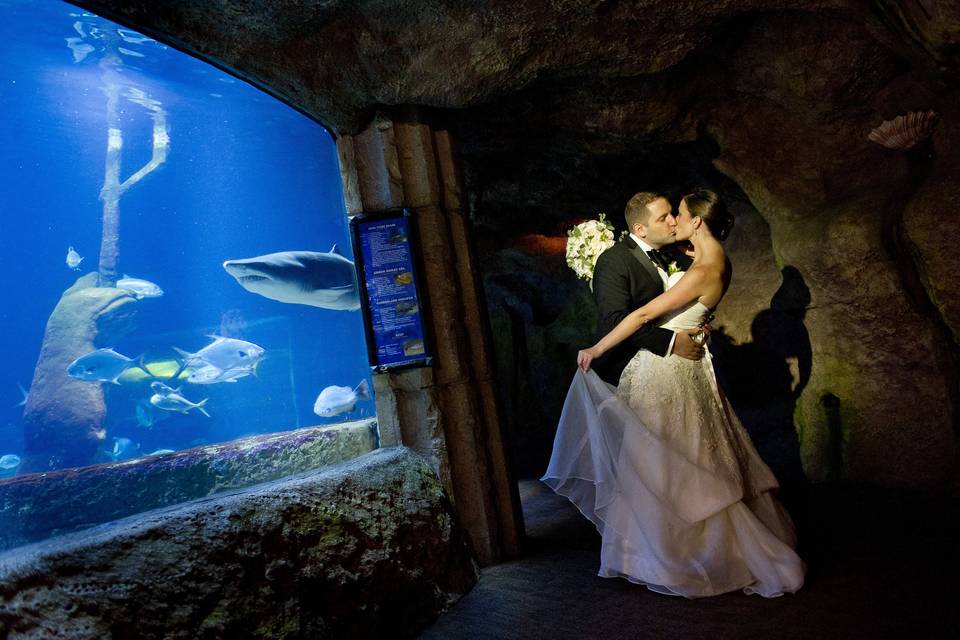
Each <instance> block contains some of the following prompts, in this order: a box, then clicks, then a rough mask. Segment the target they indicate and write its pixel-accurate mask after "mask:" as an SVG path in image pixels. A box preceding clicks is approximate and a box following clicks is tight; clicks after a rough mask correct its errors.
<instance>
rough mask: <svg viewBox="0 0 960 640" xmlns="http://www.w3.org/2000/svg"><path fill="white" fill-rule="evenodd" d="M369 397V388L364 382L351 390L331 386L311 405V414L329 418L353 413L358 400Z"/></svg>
mask: <svg viewBox="0 0 960 640" xmlns="http://www.w3.org/2000/svg"><path fill="white" fill-rule="evenodd" d="M369 397H370V388H369V386H367V381H366V380H361V381H360V384H358V385H357V386H356V387H354V388H353V389H351V388H350V387H339V386H337V385H331V386H329V387H327V388H326V389H324V390H323V391H321V392H320V395H318V396H317V400H316V402H314V403H313V412H314V413H315V414H317V415H318V416H320V417H322V418H330V417H332V416H335V415H339V414H341V413H346V412H348V411H353V408H354V407H355V406H356V404H357V401H358V400H366V399H368V398H369Z"/></svg>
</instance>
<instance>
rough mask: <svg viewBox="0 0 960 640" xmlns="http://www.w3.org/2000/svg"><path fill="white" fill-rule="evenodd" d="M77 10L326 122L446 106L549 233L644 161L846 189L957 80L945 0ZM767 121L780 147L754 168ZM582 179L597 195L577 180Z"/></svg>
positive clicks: (375, 0) (808, 197)
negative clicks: (902, 122)
mask: <svg viewBox="0 0 960 640" xmlns="http://www.w3.org/2000/svg"><path fill="white" fill-rule="evenodd" d="M79 4H81V5H82V6H85V7H87V8H89V9H91V10H93V11H96V12H98V13H101V14H102V15H105V16H106V17H110V18H112V19H115V20H117V21H120V22H122V23H124V24H127V25H129V26H131V27H134V28H137V29H139V30H141V31H144V32H146V33H148V34H150V35H153V36H155V37H157V38H159V39H162V40H163V41H165V42H168V43H170V44H173V45H174V46H177V47H179V48H181V49H183V50H185V51H187V52H190V53H193V54H195V55H198V56H199V57H201V58H203V59H206V60H208V61H210V62H212V63H214V64H216V65H218V66H220V67H222V68H224V69H226V70H228V71H229V72H231V73H234V74H236V75H238V76H240V77H242V78H244V79H246V80H248V81H250V82H251V83H253V84H255V85H257V86H260V87H262V88H264V89H265V90H267V91H269V92H270V93H273V94H274V95H276V96H278V97H279V98H281V99H282V100H284V101H286V102H288V103H289V104H291V105H293V106H294V107H296V108H298V109H300V110H302V111H303V112H304V113H306V114H308V115H310V116H311V117H313V118H315V119H316V120H318V121H319V122H321V123H323V124H324V125H326V126H327V127H328V128H329V129H330V130H331V131H332V132H333V134H334V135H344V134H352V133H356V132H358V131H360V130H362V129H363V127H365V126H366V125H367V124H368V122H369V120H370V118H371V117H372V115H373V113H374V112H375V111H376V109H378V108H381V107H389V106H393V105H407V104H413V105H421V106H427V107H434V108H437V109H438V110H441V111H442V112H443V113H444V114H445V115H446V117H448V118H449V121H450V125H451V126H452V127H454V128H456V129H457V131H458V137H459V139H460V140H461V145H462V149H463V152H464V155H465V157H466V160H467V166H468V170H469V171H472V172H473V173H472V175H471V176H469V177H470V178H472V179H473V180H474V181H475V182H476V181H479V182H478V185H482V189H483V190H484V198H485V201H486V202H489V203H491V204H493V205H495V206H496V207H497V208H498V209H499V210H500V213H501V214H505V215H506V216H507V217H512V215H510V214H512V213H514V211H513V210H512V209H513V208H514V207H520V206H525V207H527V208H528V212H529V211H533V212H534V214H533V215H532V216H529V217H530V218H531V225H532V227H533V228H537V227H540V228H543V230H545V229H546V228H548V227H550V225H551V224H552V223H553V221H552V220H551V214H550V212H551V211H555V210H557V206H558V204H560V203H568V204H572V205H574V208H576V207H578V206H580V205H581V204H582V205H583V206H586V205H587V203H588V202H589V201H590V199H591V198H594V197H596V196H595V194H596V193H601V194H603V195H602V196H601V197H600V202H599V203H597V204H598V206H599V207H600V208H601V209H604V208H609V207H618V206H619V205H618V204H617V203H621V202H622V201H623V199H624V197H625V196H626V197H628V196H629V193H628V192H629V190H630V189H632V188H633V187H632V186H627V183H629V182H635V179H634V180H631V176H636V175H637V174H638V172H639V173H642V174H649V175H651V176H652V179H653V180H654V181H658V180H659V183H658V186H659V187H661V188H667V189H670V188H672V186H673V185H672V184H670V180H669V176H671V175H673V176H682V177H680V178H678V180H680V181H686V182H688V183H689V182H690V181H695V180H697V179H698V178H699V177H700V175H702V174H703V173H704V172H705V171H707V172H708V171H710V170H711V169H712V168H713V166H717V167H719V168H720V169H721V171H722V172H723V173H724V174H725V175H728V176H730V177H732V178H733V179H734V180H747V181H749V180H763V179H765V177H766V176H765V175H763V174H764V173H765V172H766V170H767V169H790V171H788V172H787V173H788V174H789V175H790V176H793V177H791V178H788V179H787V180H786V181H785V183H784V184H783V185H782V187H781V188H780V189H779V190H778V191H779V192H780V193H778V194H776V195H771V204H774V205H789V204H791V203H793V204H795V203H796V202H797V201H800V200H805V201H812V202H814V203H824V202H828V201H830V200H831V199H833V200H835V199H837V198H843V197H845V196H846V195H847V194H850V193H854V192H856V191H857V190H858V189H864V188H869V187H870V184H871V182H874V181H879V182H881V183H883V182H885V181H888V180H889V179H891V177H893V178H895V177H896V175H897V174H898V172H900V171H901V170H902V168H901V167H898V166H897V162H896V161H892V162H890V161H887V160H886V159H884V158H880V160H879V162H880V164H884V165H885V166H884V167H882V168H881V170H880V171H876V170H875V169H874V168H872V167H870V165H872V164H875V163H874V162H873V161H872V160H873V158H871V157H869V156H870V154H871V152H875V149H871V148H870V147H871V143H868V142H866V135H867V134H868V133H869V131H870V130H871V129H872V128H873V127H875V126H876V125H878V124H879V122H880V121H881V120H882V119H889V118H892V117H894V116H896V115H899V114H901V113H904V112H907V111H911V110H921V109H922V110H925V109H935V110H937V111H938V112H942V111H944V109H943V108H942V103H943V102H944V100H946V99H950V100H953V99H954V96H953V94H952V87H953V86H955V85H956V84H957V80H958V79H960V47H958V44H960V6H957V3H948V2H943V1H938V0H924V1H919V0H908V1H905V2H888V1H885V0H872V1H857V0H820V1H799V0H796V1H790V0H739V1H731V0H728V1H707V0H699V1H696V0H694V1H686V2H662V1H659V2H658V1H651V0H639V1H633V2H629V1H616V0H579V1H573V0H569V1H564V0H552V1H524V2H516V1H513V0H509V1H508V0H491V1H485V2H480V1H459V2H454V1H450V0H446V1H444V0H423V1H404V0H329V1H326V2H306V1H304V2H293V1H265V0H263V1H255V0H235V1H226V0H213V1H210V0H195V1H189V0H187V1H184V0H176V1H173V0H165V1H159V2H158V1H155V0H153V1H150V0H104V1H96V2H88V1H84V2H80V3H79ZM947 110H949V109H947ZM768 132H775V133H777V134H778V135H777V136H774V138H775V139H776V144H777V146H776V148H769V149H765V150H764V151H763V152H762V153H763V155H764V157H763V160H762V163H761V166H759V167H755V166H753V165H755V164H756V163H757V162H758V160H757V154H758V151H757V149H759V148H763V147H765V146H766V145H765V143H764V142H765V141H764V136H765V133H768ZM811 140H817V141H818V142H817V143H816V144H811V142H810V141H811ZM718 144H719V145H720V146H719V147H718ZM721 152H723V153H722V155H723V157H719V156H720V155H721ZM744 156H750V158H752V160H751V161H746V160H744ZM691 158H692V159H691ZM624 159H630V160H629V161H628V162H626V163H625V162H624ZM698 159H699V160H698ZM823 163H825V164H823ZM657 168H660V169H661V172H660V173H662V174H663V176H662V178H663V179H662V180H661V176H659V175H657ZM574 177H576V178H577V179H573V178H574ZM587 182H591V183H592V184H594V185H595V189H593V190H589V189H580V190H578V189H577V188H576V185H577V184H581V183H582V184H586V183H587ZM787 208H789V207H787ZM475 213H477V214H478V215H479V216H481V217H482V216H483V212H482V211H481V212H476V211H475Z"/></svg>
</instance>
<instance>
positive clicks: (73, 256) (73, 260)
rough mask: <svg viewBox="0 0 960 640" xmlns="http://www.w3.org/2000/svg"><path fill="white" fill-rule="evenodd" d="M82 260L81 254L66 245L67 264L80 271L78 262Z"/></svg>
mask: <svg viewBox="0 0 960 640" xmlns="http://www.w3.org/2000/svg"><path fill="white" fill-rule="evenodd" d="M81 262H83V256H81V255H80V254H79V253H77V252H76V251H74V250H73V247H67V266H68V267H70V268H71V269H73V270H74V271H80V263H81Z"/></svg>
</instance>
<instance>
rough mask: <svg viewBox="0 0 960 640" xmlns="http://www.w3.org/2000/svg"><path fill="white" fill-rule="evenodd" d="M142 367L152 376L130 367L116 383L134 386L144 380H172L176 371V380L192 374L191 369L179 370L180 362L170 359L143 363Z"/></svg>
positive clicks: (184, 378)
mask: <svg viewBox="0 0 960 640" xmlns="http://www.w3.org/2000/svg"><path fill="white" fill-rule="evenodd" d="M143 366H144V368H146V370H147V371H149V372H150V373H151V374H152V375H147V372H146V371H144V370H143V369H140V368H138V367H130V368H129V369H127V370H126V371H124V372H123V373H121V374H120V377H119V378H117V382H119V383H120V384H124V383H126V384H136V383H138V382H143V381H144V380H154V379H158V380H172V379H173V376H174V374H176V373H177V371H180V373H179V375H177V380H186V379H187V377H189V375H190V374H191V373H193V369H191V368H189V367H187V368H186V369H183V370H181V369H180V362H179V361H178V360H174V359H172V358H171V359H170V360H155V361H153V362H144V363H143Z"/></svg>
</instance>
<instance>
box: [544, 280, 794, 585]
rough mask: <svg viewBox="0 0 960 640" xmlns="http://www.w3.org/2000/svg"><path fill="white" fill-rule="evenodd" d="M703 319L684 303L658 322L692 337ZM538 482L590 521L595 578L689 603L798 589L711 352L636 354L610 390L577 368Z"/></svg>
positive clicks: (766, 484)
mask: <svg viewBox="0 0 960 640" xmlns="http://www.w3.org/2000/svg"><path fill="white" fill-rule="evenodd" d="M671 284H672V283H671ZM709 314H710V310H709V309H707V308H706V307H705V306H704V305H703V304H701V303H699V302H694V303H692V304H691V305H689V306H688V307H686V308H685V309H683V310H681V311H680V312H678V313H677V314H675V315H674V316H673V317H672V318H670V319H669V320H668V321H666V322H664V323H662V324H661V326H663V327H665V328H669V329H674V330H679V329H691V328H694V327H698V326H701V325H702V323H703V322H704V321H705V320H706V318H707V317H708V316H709ZM542 480H543V482H545V483H546V484H547V485H549V486H550V487H551V488H552V489H553V490H554V491H556V492H557V493H559V494H560V495H563V496H566V497H567V498H569V499H570V500H571V501H572V502H573V503H574V504H575V505H576V506H577V507H578V508H579V509H580V511H581V512H582V513H583V514H584V515H585V516H586V517H587V518H589V519H590V520H591V521H592V522H593V523H594V524H595V525H596V527H597V529H598V530H599V532H600V535H601V537H602V547H601V551H600V571H599V575H600V576H603V577H623V578H626V579H627V580H630V581H632V582H636V583H640V584H644V585H646V586H647V587H648V588H649V589H651V590H654V591H658V592H661V593H666V594H674V595H681V596H686V597H688V598H696V597H701V596H712V595H717V594H720V593H726V592H728V591H734V590H737V589H742V590H743V591H744V592H746V593H757V594H760V595H762V596H766V597H773V596H779V595H782V594H783V593H792V592H794V591H796V590H797V589H799V588H800V587H801V586H802V585H803V577H804V572H805V567H804V564H803V561H802V560H801V559H800V558H799V557H798V556H797V554H796V553H795V552H794V547H795V545H796V536H795V533H794V528H793V523H792V521H791V520H790V516H789V515H788V514H787V513H786V511H785V510H784V509H783V507H782V506H781V505H780V503H779V502H778V501H777V499H776V498H775V497H774V492H775V491H776V489H777V488H778V484H777V480H776V478H775V477H774V476H773V473H771V471H770V469H769V468H768V467H767V465H766V464H764V462H763V460H762V459H761V458H760V456H759V455H758V454H757V451H756V449H754V447H753V444H752V443H751V442H750V437H749V436H748V434H747V432H746V430H745V429H744V428H743V426H742V425H741V424H740V421H739V420H738V419H737V417H736V415H734V413H733V411H732V410H731V408H730V405H729V403H728V402H727V399H726V397H725V396H724V395H723V393H722V391H721V390H720V389H719V387H718V386H717V382H716V377H715V375H714V370H713V364H712V361H711V357H710V354H709V352H708V353H707V355H706V356H705V357H704V358H703V359H702V360H700V361H698V362H694V361H691V360H686V359H684V358H680V357H678V356H669V357H666V358H662V357H660V356H658V355H655V354H653V353H650V352H649V351H640V352H639V353H637V355H636V356H634V358H633V359H632V360H631V361H630V362H629V363H628V364H627V367H626V368H625V369H624V371H623V375H622V376H621V378H620V384H619V386H618V387H616V388H614V387H612V386H610V385H609V384H607V383H606V382H604V381H603V380H601V379H600V378H599V377H598V376H597V374H596V373H594V372H593V371H588V372H587V373H584V372H583V371H581V370H579V369H578V370H577V373H576V375H575V376H574V380H573V383H572V384H571V385H570V390H569V392H568V393H567V399H566V402H565V403H564V407H563V414H562V415H561V417H560V424H559V427H558V429H557V435H556V439H555V441H554V445H553V455H552V457H551V459H550V464H549V466H548V468H547V472H546V474H545V475H544V477H543V478H542Z"/></svg>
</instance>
